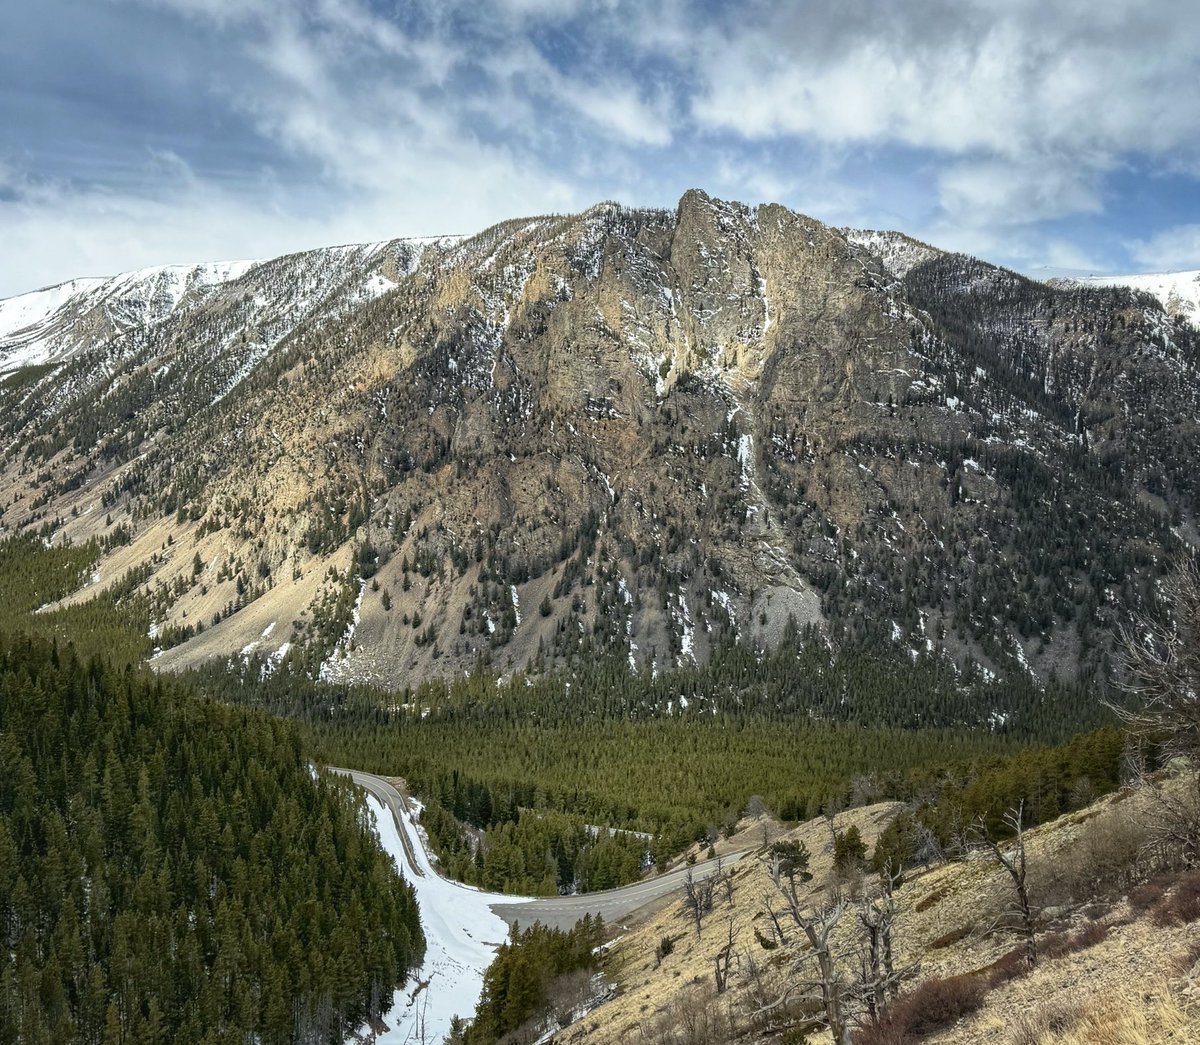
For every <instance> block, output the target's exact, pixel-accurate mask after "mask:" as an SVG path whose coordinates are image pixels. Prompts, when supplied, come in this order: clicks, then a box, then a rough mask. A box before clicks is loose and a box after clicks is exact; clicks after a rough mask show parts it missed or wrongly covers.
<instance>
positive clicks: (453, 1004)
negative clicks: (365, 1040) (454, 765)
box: [367, 793, 525, 1045]
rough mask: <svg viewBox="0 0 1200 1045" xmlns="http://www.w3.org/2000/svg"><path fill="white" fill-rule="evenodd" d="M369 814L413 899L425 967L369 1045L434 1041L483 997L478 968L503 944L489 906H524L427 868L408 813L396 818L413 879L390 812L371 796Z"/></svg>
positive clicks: (500, 925) (502, 930) (503, 931)
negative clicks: (412, 860)
mask: <svg viewBox="0 0 1200 1045" xmlns="http://www.w3.org/2000/svg"><path fill="white" fill-rule="evenodd" d="M367 808H368V809H369V810H370V812H371V816H372V817H373V818H374V820H375V829H376V830H377V831H378V832H379V840H380V841H381V842H382V843H383V848H384V849H385V850H386V851H387V853H388V854H389V855H390V856H391V857H392V859H393V860H395V861H396V866H397V867H398V868H399V869H400V871H401V873H402V874H403V875H404V879H405V881H407V882H409V883H410V884H411V885H412V887H413V889H414V891H415V892H416V894H417V904H418V905H419V907H420V910H421V928H422V929H423V930H424V931H425V942H426V951H425V961H424V964H422V966H421V968H420V969H418V970H417V971H416V972H415V973H414V974H413V975H412V976H411V977H410V979H409V982H408V983H407V984H405V985H404V987H402V988H401V989H400V990H398V991H396V994H395V997H394V998H393V1003H392V1009H391V1011H390V1012H387V1013H385V1014H384V1017H383V1022H384V1023H386V1024H387V1025H388V1027H389V1029H388V1030H387V1031H385V1032H384V1033H383V1034H380V1035H379V1036H378V1037H377V1038H376V1039H375V1041H376V1043H377V1045H405V1043H412V1042H415V1041H429V1042H438V1041H441V1040H442V1039H443V1038H444V1037H445V1036H446V1034H447V1032H448V1031H449V1029H450V1020H451V1018H452V1017H454V1016H462V1017H463V1018H464V1019H469V1018H470V1017H471V1016H472V1015H474V1013H475V1005H476V1003H477V1002H478V1001H479V995H480V993H481V992H482V991H483V973H484V970H485V969H486V968H487V967H488V965H490V964H491V961H492V959H493V958H494V957H495V955H496V949H497V948H498V947H499V946H500V944H502V943H503V942H504V941H505V940H506V939H507V938H508V926H507V925H506V924H505V923H504V921H503V920H502V919H501V918H500V917H499V916H498V915H495V914H493V913H492V909H491V905H492V904H494V903H506V904H511V903H522V902H525V901H524V900H523V898H522V897H514V896H500V895H498V894H496V893H484V892H480V891H479V890H477V889H471V888H469V887H467V886H465V885H459V884H457V883H455V882H449V881H447V880H446V879H445V878H442V877H441V876H440V875H439V874H438V873H437V871H435V870H434V868H433V865H432V863H431V862H430V859H429V856H428V854H427V853H426V851H425V846H424V845H423V844H422V841H421V837H420V832H419V829H418V828H417V825H416V823H415V821H414V820H413V814H412V813H411V812H410V813H406V814H405V815H404V817H403V818H402V822H403V826H404V832H405V834H406V835H407V836H408V840H409V843H410V846H411V848H412V851H413V853H414V854H415V856H416V860H417V865H418V867H419V868H420V870H421V871H422V872H423V876H417V875H413V874H411V873H410V872H409V871H408V863H407V860H406V859H405V856H404V848H403V844H402V843H401V841H400V835H399V832H398V831H397V830H396V824H395V821H394V820H393V818H392V816H391V814H390V813H389V812H388V811H387V810H386V809H385V808H384V807H383V804H382V803H381V802H380V801H379V799H377V798H376V797H375V796H374V795H372V794H369V793H368V794H367ZM425 981H428V986H427V987H425V988H424V990H420V991H419V992H418V993H417V994H416V995H415V998H414V996H413V992H414V991H415V990H417V988H418V986H419V985H420V984H422V983H424V982H425ZM422 1029H423V1030H424V1037H422V1033H421V1032H422Z"/></svg>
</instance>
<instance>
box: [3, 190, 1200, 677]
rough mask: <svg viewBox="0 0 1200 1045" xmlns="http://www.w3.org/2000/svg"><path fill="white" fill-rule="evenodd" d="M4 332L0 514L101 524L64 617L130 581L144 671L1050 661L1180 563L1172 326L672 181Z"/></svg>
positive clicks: (47, 299)
mask: <svg viewBox="0 0 1200 1045" xmlns="http://www.w3.org/2000/svg"><path fill="white" fill-rule="evenodd" d="M0 323H2V324H3V326H2V327H0V329H3V330H5V331H6V332H5V333H4V334H3V335H2V337H0V359H3V360H4V363H3V364H2V365H3V366H4V367H5V369H7V370H8V371H9V372H8V375H7V377H5V378H3V379H2V384H0V448H2V450H0V504H2V505H3V512H2V514H0V527H3V528H4V529H5V530H8V531H16V530H24V531H31V532H36V533H38V534H40V535H41V536H43V537H44V538H45V539H47V540H50V541H59V540H64V539H66V540H71V541H75V542H83V541H87V540H90V539H96V540H97V541H99V542H100V545H99V547H100V550H101V553H102V554H101V558H100V562H99V565H98V567H97V570H96V573H95V575H94V583H93V584H92V585H90V586H89V587H88V588H87V589H86V590H85V591H84V592H82V593H80V594H79V595H78V596H76V598H77V599H78V598H86V597H88V596H90V595H93V594H95V593H97V592H100V591H103V590H105V589H107V588H110V587H113V586H114V585H117V590H119V591H121V592H128V591H131V590H135V589H136V590H140V591H142V592H144V593H146V594H147V595H148V596H149V597H150V598H151V605H152V608H153V613H154V622H155V623H154V627H153V629H152V630H153V632H154V634H155V636H156V641H157V642H158V644H159V646H160V652H159V653H158V654H157V656H156V658H155V663H156V664H157V665H158V666H160V667H162V668H164V669H176V668H181V667H186V666H188V665H192V664H195V663H198V662H200V661H202V660H204V659H206V658H209V657H212V656H217V655H220V656H228V655H230V654H234V655H236V654H239V653H240V654H243V655H245V656H251V655H259V656H262V657H264V658H266V660H267V662H268V664H271V663H278V662H279V661H280V660H281V659H283V658H285V657H286V658H288V659H289V660H290V662H292V663H293V664H295V665H296V666H298V667H303V668H304V669H306V670H308V671H310V672H313V673H319V674H321V675H323V676H324V677H340V678H350V679H361V680H371V681H377V682H383V683H387V684H393V685H394V684H399V683H404V684H407V683H410V682H413V681H416V680H419V679H422V678H428V677H435V676H440V675H448V674H450V673H454V672H460V671H463V670H467V669H470V668H472V667H474V666H476V665H478V664H480V663H485V664H489V665H491V666H492V667H493V669H494V670H496V671H498V672H508V671H510V670H515V669H519V668H523V667H526V666H529V665H534V666H535V667H536V666H540V665H551V664H564V663H569V662H570V661H571V660H572V658H577V657H580V656H585V655H587V656H592V655H597V654H600V653H607V654H612V655H615V656H617V657H619V658H621V659H622V660H625V661H627V662H628V663H629V664H630V665H631V666H632V667H633V668H634V669H635V670H656V669H658V668H662V667H664V666H666V665H668V664H672V663H681V662H689V661H692V660H695V661H703V660H704V659H705V658H707V657H708V656H709V655H710V653H711V652H712V651H713V650H714V649H715V648H716V647H717V646H718V645H719V644H721V643H723V642H728V641H733V640H735V639H737V640H740V641H742V642H747V643H754V644H760V645H769V644H772V643H775V642H777V641H778V640H779V639H780V637H781V636H782V635H783V634H784V631H785V629H786V627H787V625H788V621H789V619H794V620H795V621H796V622H797V623H798V624H800V625H804V624H811V625H813V626H814V627H815V628H817V629H818V630H819V631H820V632H823V633H824V634H825V635H826V636H828V637H829V638H830V639H831V640H832V641H835V642H844V641H862V642H871V643H877V644H882V645H884V646H888V645H895V646H896V647H897V648H898V649H900V650H901V651H907V652H908V654H909V655H911V656H913V657H919V656H922V655H925V654H927V653H929V652H931V651H936V650H937V649H939V648H942V649H945V650H946V652H947V653H948V654H949V655H950V656H952V657H953V658H955V659H956V660H957V661H959V662H961V663H964V664H965V663H966V661H967V659H972V660H974V661H977V662H978V663H979V664H980V665H981V666H982V669H983V670H985V671H994V672H1002V671H1005V670H1018V671H1029V672H1032V673H1034V674H1036V675H1038V677H1040V678H1046V677H1047V676H1048V674H1049V673H1050V672H1051V671H1057V672H1060V673H1066V674H1074V673H1080V672H1083V673H1086V672H1091V671H1095V670H1099V669H1101V668H1103V667H1104V665H1105V660H1106V657H1107V655H1108V652H1109V644H1110V639H1109V638H1108V636H1109V635H1110V634H1111V631H1112V626H1113V624H1114V623H1118V622H1120V621H1124V620H1127V619H1129V616H1130V614H1131V613H1133V612H1134V611H1136V610H1137V609H1138V608H1139V607H1141V606H1143V605H1144V604H1145V601H1146V599H1147V596H1148V593H1149V592H1150V590H1151V589H1152V586H1153V584H1154V580H1155V578H1156V577H1157V576H1158V575H1159V574H1160V573H1161V572H1162V570H1163V569H1165V567H1166V566H1167V565H1168V564H1169V562H1170V561H1171V560H1172V559H1173V558H1175V557H1177V556H1179V555H1181V554H1183V553H1184V552H1185V551H1186V549H1187V548H1189V547H1195V546H1196V545H1197V543H1200V536H1198V532H1197V526H1196V518H1197V504H1196V496H1197V478H1196V475H1195V468H1194V462H1195V460H1196V459H1197V457H1198V451H1200V425H1198V418H1200V381H1198V380H1197V378H1198V377H1200V335H1198V334H1197V331H1196V329H1195V328H1194V327H1193V326H1192V325H1190V324H1189V323H1188V322H1187V321H1186V320H1185V319H1183V318H1181V317H1180V316H1179V315H1178V314H1174V313H1171V312H1169V311H1167V310H1166V309H1164V307H1163V305H1162V303H1161V302H1160V301H1158V300H1157V299H1156V298H1154V297H1153V296H1152V295H1149V294H1147V293H1144V292H1141V291H1138V290H1134V289H1129V288H1125V287H1115V286H1114V287H1086V286H1075V285H1072V286H1060V285H1056V286H1050V285H1047V284H1043V283H1038V282H1035V281H1031V280H1028V279H1025V278H1023V277H1021V276H1019V275H1017V274H1015V273H1012V272H1008V271H1006V270H1003V269H998V268H995V267H993V266H991V265H987V264H985V263H983V262H981V261H977V260H975V259H972V258H967V257H964V256H962V255H956V254H950V253H945V252H942V251H938V250H937V249H936V248H933V247H930V246H928V245H925V244H921V243H918V242H917V241H915V240H911V239H909V238H908V237H904V236H902V235H900V234H898V233H870V232H856V231H853V230H837V229H833V228H830V227H828V226H826V225H823V224H821V223H820V222H818V221H816V220H814V219H812V218H809V217H806V216H804V215H801V214H797V213H794V212H792V211H790V210H787V209H786V208H784V207H781V206H777V205H767V206H761V207H757V208H750V207H746V206H743V205H741V204H738V203H731V202H724V201H720V200H716V199H713V198H710V197H709V196H707V195H705V194H704V193H703V192H700V191H697V190H692V191H689V192H688V193H686V194H685V195H684V196H683V198H682V199H681V200H680V201H679V204H678V206H677V207H676V208H675V209H673V210H642V209H631V208H626V207H622V206H619V205H616V204H612V203H604V204H600V205H598V206H596V207H593V208H591V209H590V210H587V211H585V212H583V213H582V214H577V215H565V216H563V215H553V216H545V217H538V218H529V219H521V220H514V221H509V222H505V223H502V224H500V225H497V226H495V227H493V228H491V229H488V230H486V231H484V232H482V233H480V234H478V235H476V236H472V237H468V238H464V239H443V240H432V241H412V240H390V241H386V242H381V243H376V244H371V245H365V246H349V247H337V248H328V249H322V250H314V251H308V252H305V253H301V254H295V255H289V256H287V257H282V258H277V259H274V260H269V261H263V262H258V263H240V264H232V265H205V266H197V267H195V268H192V269H187V268H184V269H175V268H169V269H153V270H147V271H145V272H141V273H134V274H130V275H128V276H122V277H117V278H116V279H114V280H111V281H103V280H80V281H75V282H74V283H72V284H64V285H63V286H62V287H58V288H51V289H50V290H46V291H40V292H38V293H37V294H34V295H24V296H22V297H20V298H14V299H10V300H9V301H7V302H3V303H0ZM118 582H121V583H120V584H119V585H118ZM967 670H974V669H973V668H968V669H967Z"/></svg>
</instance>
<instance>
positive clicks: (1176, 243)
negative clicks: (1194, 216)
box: [1128, 224, 1200, 271]
mask: <svg viewBox="0 0 1200 1045" xmlns="http://www.w3.org/2000/svg"><path fill="white" fill-rule="evenodd" d="M1128 247H1129V253H1130V255H1131V256H1132V257H1134V258H1135V259H1136V260H1137V261H1138V262H1139V264H1142V265H1144V266H1146V267H1147V268H1151V269H1156V270H1159V271H1171V270H1178V269H1187V270H1190V269H1198V268H1200V224H1195V225H1175V226H1174V227H1172V228H1169V229H1163V230H1162V231H1161V232H1158V233H1156V234H1155V235H1153V236H1151V237H1149V238H1148V239H1144V240H1133V241H1132V242H1131V243H1129V244H1128Z"/></svg>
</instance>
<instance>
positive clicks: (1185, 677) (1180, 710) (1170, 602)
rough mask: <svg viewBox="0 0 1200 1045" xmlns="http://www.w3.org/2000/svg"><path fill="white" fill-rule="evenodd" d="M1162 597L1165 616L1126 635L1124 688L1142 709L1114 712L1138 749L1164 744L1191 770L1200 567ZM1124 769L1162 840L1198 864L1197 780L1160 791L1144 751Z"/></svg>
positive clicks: (1198, 733) (1185, 568)
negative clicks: (1150, 809)
mask: <svg viewBox="0 0 1200 1045" xmlns="http://www.w3.org/2000/svg"><path fill="white" fill-rule="evenodd" d="M1160 597H1161V601H1162V602H1163V604H1164V607H1163V608H1164V609H1165V610H1166V614H1165V615H1164V616H1162V617H1156V616H1150V615H1143V616H1141V617H1139V618H1138V619H1137V620H1135V621H1134V623H1133V625H1132V626H1131V627H1129V628H1126V629H1125V630H1124V631H1123V632H1122V636H1121V638H1122V646H1123V647H1124V652H1125V664H1126V668H1127V669H1128V674H1129V680H1128V682H1127V683H1126V689H1127V690H1128V691H1129V692H1130V693H1131V694H1132V695H1133V696H1134V697H1135V698H1136V699H1137V705H1136V706H1135V707H1134V708H1132V709H1130V708H1121V707H1116V708H1114V710H1115V711H1116V712H1117V714H1118V715H1119V716H1120V718H1121V719H1122V720H1123V722H1124V724H1125V726H1126V728H1127V729H1128V730H1129V733H1130V734H1131V736H1132V737H1133V738H1135V739H1136V740H1137V741H1138V742H1139V746H1141V745H1145V744H1157V745H1160V747H1161V749H1162V751H1163V753H1164V754H1165V755H1166V756H1167V757H1178V758H1182V759H1185V760H1186V761H1187V762H1188V763H1190V765H1191V768H1192V769H1193V770H1194V769H1195V767H1196V765H1197V763H1198V762H1200V567H1198V566H1197V564H1196V563H1195V562H1194V561H1189V562H1185V563H1183V564H1181V565H1180V566H1178V567H1177V568H1176V569H1175V570H1174V571H1173V572H1172V573H1171V574H1170V576H1168V577H1167V579H1166V580H1165V581H1164V582H1163V584H1162V586H1161V591H1160ZM1126 768H1127V769H1129V770H1131V771H1132V773H1133V775H1135V776H1136V777H1137V779H1138V782H1139V783H1140V784H1141V785H1143V787H1144V788H1145V790H1146V793H1147V794H1148V795H1149V796H1150V798H1151V801H1152V802H1153V803H1154V806H1155V821H1156V823H1157V825H1158V828H1159V830H1158V834H1159V841H1160V842H1161V843H1164V844H1165V845H1166V846H1167V847H1169V848H1170V849H1171V850H1173V851H1174V852H1175V853H1177V854H1178V858H1179V859H1181V860H1182V861H1183V862H1184V864H1186V865H1188V866H1195V865H1197V864H1200V774H1196V773H1195V772H1193V773H1192V775H1191V778H1190V785H1191V786H1189V787H1173V788H1162V787H1155V786H1153V782H1152V781H1151V780H1150V779H1149V776H1148V774H1147V772H1146V765H1145V761H1144V759H1143V758H1142V757H1141V755H1140V752H1139V753H1138V755H1137V756H1132V757H1127V758H1126Z"/></svg>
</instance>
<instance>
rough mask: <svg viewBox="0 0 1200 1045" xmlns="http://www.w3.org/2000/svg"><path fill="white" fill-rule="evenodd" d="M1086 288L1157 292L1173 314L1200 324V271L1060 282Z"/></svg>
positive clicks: (1093, 277) (1197, 325)
mask: <svg viewBox="0 0 1200 1045" xmlns="http://www.w3.org/2000/svg"><path fill="white" fill-rule="evenodd" d="M1058 282H1061V283H1065V284H1068V285H1073V286H1083V287H1130V288H1131V289H1133V290H1143V291H1146V292H1147V293H1149V294H1153V295H1154V296H1155V297H1156V298H1158V300H1159V301H1161V302H1162V306H1163V308H1164V309H1166V310H1167V312H1168V313H1169V314H1170V315H1173V316H1182V317H1183V318H1184V319H1187V320H1188V321H1189V322H1190V323H1191V324H1192V325H1193V326H1195V327H1200V271H1197V270H1193V271H1191V272H1145V273H1141V274H1135V275H1128V276H1081V277H1076V278H1073V279H1064V280H1061V281H1058Z"/></svg>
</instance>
